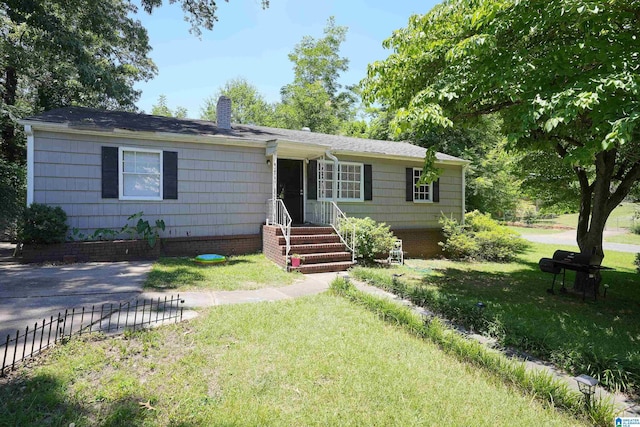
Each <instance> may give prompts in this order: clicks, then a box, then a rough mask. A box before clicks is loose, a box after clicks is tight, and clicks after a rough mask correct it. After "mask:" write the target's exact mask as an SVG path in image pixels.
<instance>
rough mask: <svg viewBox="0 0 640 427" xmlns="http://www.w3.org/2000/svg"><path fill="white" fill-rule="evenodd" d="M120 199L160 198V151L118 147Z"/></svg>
mask: <svg viewBox="0 0 640 427" xmlns="http://www.w3.org/2000/svg"><path fill="white" fill-rule="evenodd" d="M118 173H119V175H120V179H119V181H120V199H122V200H162V151H161V150H149V149H145V148H126V147H120V149H119V151H118Z"/></svg>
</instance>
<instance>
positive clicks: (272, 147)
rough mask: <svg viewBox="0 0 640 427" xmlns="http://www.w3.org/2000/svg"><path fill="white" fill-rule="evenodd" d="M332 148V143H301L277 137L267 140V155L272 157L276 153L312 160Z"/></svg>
mask: <svg viewBox="0 0 640 427" xmlns="http://www.w3.org/2000/svg"><path fill="white" fill-rule="evenodd" d="M330 149H331V145H329V144H314V143H304V144H301V143H300V142H293V141H287V140H282V139H277V140H272V141H268V142H267V148H266V152H265V155H266V156H267V157H271V156H273V155H274V154H275V155H277V157H279V158H281V159H296V160H311V159H316V158H318V157H321V156H322V155H323V154H324V153H325V152H326V151H327V150H330Z"/></svg>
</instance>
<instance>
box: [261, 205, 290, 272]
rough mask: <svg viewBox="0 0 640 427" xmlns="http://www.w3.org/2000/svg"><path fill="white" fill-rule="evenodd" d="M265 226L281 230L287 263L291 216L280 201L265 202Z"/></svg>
mask: <svg viewBox="0 0 640 427" xmlns="http://www.w3.org/2000/svg"><path fill="white" fill-rule="evenodd" d="M267 213H268V214H267V225H269V224H271V225H278V226H280V230H282V235H283V236H284V242H285V251H286V252H285V256H286V259H287V262H288V261H289V251H290V250H291V223H292V222H293V221H291V215H289V211H288V210H287V207H286V206H285V205H284V202H283V201H282V199H269V200H268V201H267Z"/></svg>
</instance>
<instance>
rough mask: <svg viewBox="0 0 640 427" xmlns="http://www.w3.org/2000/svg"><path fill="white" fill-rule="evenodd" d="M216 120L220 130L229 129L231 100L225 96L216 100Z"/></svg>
mask: <svg viewBox="0 0 640 427" xmlns="http://www.w3.org/2000/svg"><path fill="white" fill-rule="evenodd" d="M216 118H217V124H218V127H219V128H220V129H231V99H229V98H227V97H226V96H221V97H220V98H218V104H217V105H216Z"/></svg>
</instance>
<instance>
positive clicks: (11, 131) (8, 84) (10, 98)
mask: <svg viewBox="0 0 640 427" xmlns="http://www.w3.org/2000/svg"><path fill="white" fill-rule="evenodd" d="M3 74H4V95H3V97H2V98H3V101H4V104H5V105H6V106H7V107H9V108H11V107H13V106H14V105H15V104H16V93H17V91H18V73H17V72H16V69H15V67H13V66H7V67H6V68H5V69H4V72H3ZM0 136H1V137H2V141H1V145H0V148H1V152H0V156H2V157H3V158H5V159H6V160H8V161H9V162H11V163H17V162H21V161H22V156H21V150H20V148H19V146H18V143H17V141H16V125H15V122H14V121H13V119H12V118H11V117H9V116H8V114H7V117H3V119H2V129H0Z"/></svg>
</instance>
